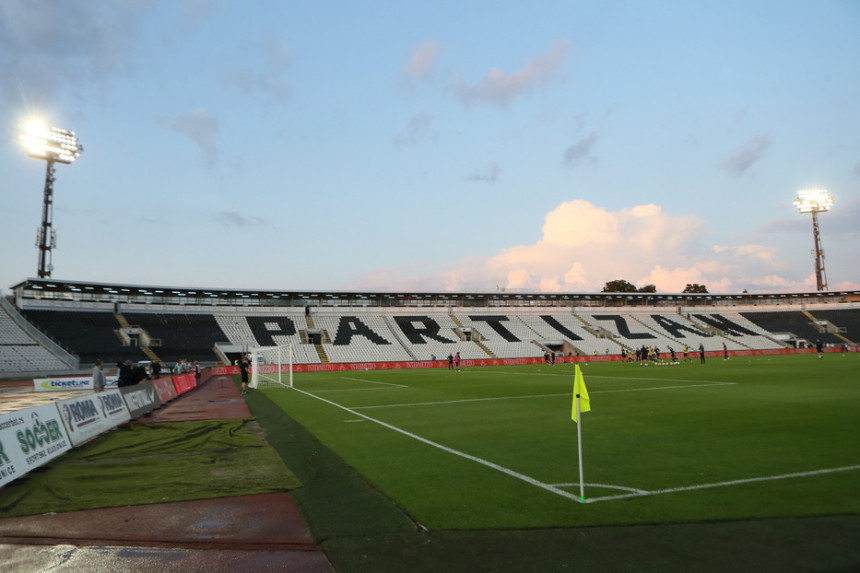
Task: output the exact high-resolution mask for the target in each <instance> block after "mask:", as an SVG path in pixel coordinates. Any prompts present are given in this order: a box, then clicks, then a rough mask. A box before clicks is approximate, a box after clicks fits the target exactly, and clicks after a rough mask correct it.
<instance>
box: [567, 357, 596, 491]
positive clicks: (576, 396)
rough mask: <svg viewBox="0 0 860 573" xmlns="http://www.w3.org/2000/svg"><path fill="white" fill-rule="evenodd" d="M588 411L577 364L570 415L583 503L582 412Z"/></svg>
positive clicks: (589, 401) (588, 400) (583, 381)
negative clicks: (577, 448)
mask: <svg viewBox="0 0 860 573" xmlns="http://www.w3.org/2000/svg"><path fill="white" fill-rule="evenodd" d="M590 411H591V399H590V398H589V397H588V388H586V387H585V378H584V377H583V376H582V370H580V368H579V364H577V365H576V370H575V376H574V379H573V405H572V406H571V412H570V417H571V418H572V419H573V421H574V422H576V441H577V443H578V444H579V501H581V502H582V503H585V479H584V477H583V473H582V413H583V412H590Z"/></svg>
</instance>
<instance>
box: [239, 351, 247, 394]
mask: <svg viewBox="0 0 860 573" xmlns="http://www.w3.org/2000/svg"><path fill="white" fill-rule="evenodd" d="M239 374H240V375H241V376H242V394H247V393H248V361H247V360H245V358H244V357H242V361H241V362H239Z"/></svg>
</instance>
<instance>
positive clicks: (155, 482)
mask: <svg viewBox="0 0 860 573" xmlns="http://www.w3.org/2000/svg"><path fill="white" fill-rule="evenodd" d="M255 433H256V434H258V435H259V434H260V431H259V426H257V425H256V422H254V421H253V420H239V419H234V420H217V421H206V422H176V423H158V424H129V425H125V426H122V427H120V428H118V429H116V430H114V431H112V432H110V433H108V434H105V435H104V436H101V437H100V438H97V439H96V440H94V441H93V442H90V443H89V444H87V445H85V446H83V447H81V448H79V449H76V450H72V451H71V452H69V453H67V454H66V455H64V456H62V457H61V458H59V459H57V460H55V461H54V462H52V463H51V464H49V465H48V466H47V467H45V468H40V469H38V470H36V471H34V472H31V473H30V474H28V475H27V476H25V477H24V478H22V479H19V480H16V481H15V482H12V483H11V484H8V485H7V486H6V487H5V488H3V489H2V490H0V517H14V516H21V515H36V514H42V513H49V512H56V513H59V512H65V511H77V510H82V509H97V508H103V507H119V506H126V505H143V504H149V503H168V502H175V501H187V500H192V499H207V498H215V497H230V496H237V495H253V494H261V493H273V492H278V491H286V490H290V489H294V488H297V487H300V486H301V483H300V482H299V480H298V479H297V478H296V476H295V475H293V473H292V472H291V471H290V470H289V469H288V468H287V467H286V466H285V465H284V462H283V461H282V460H281V458H280V457H279V456H278V454H277V453H276V452H275V451H274V450H273V449H272V448H271V447H270V446H268V445H267V444H266V443H265V442H264V441H263V440H262V439H261V438H260V437H258V436H257V435H255Z"/></svg>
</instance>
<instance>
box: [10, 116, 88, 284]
mask: <svg viewBox="0 0 860 573" xmlns="http://www.w3.org/2000/svg"><path fill="white" fill-rule="evenodd" d="M20 127H21V136H20V137H21V141H22V142H23V143H24V147H26V148H27V154H28V155H29V156H30V157H35V158H36V159H44V160H45V161H46V162H47V163H48V167H47V170H46V171H45V200H44V203H43V205H42V226H41V227H40V228H39V229H38V230H37V231H36V248H38V249H39V278H50V277H51V271H52V270H54V265H53V263H52V260H53V257H52V252H51V250H52V249H53V248H54V247H56V246H57V232H56V231H55V230H54V227H53V220H54V163H65V164H66V165H68V164H71V163H72V162H74V161H75V159H77V158H78V156H80V154H81V152H82V151H83V150H84V147H83V146H82V145H81V144H80V143H78V138H77V137H75V132H74V131H69V130H68V129H62V128H59V127H47V126H46V125H44V124H43V123H41V122H39V121H30V122H27V123H26V124H21V125H20Z"/></svg>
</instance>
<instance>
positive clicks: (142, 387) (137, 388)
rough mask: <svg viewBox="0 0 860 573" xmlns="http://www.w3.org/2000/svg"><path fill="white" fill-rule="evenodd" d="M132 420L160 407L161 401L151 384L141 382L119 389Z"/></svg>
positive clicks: (153, 385)
mask: <svg viewBox="0 0 860 573" xmlns="http://www.w3.org/2000/svg"><path fill="white" fill-rule="evenodd" d="M119 391H120V394H122V397H123V399H124V400H125V405H126V407H127V408H128V413H129V414H130V415H131V417H132V418H137V417H138V416H142V415H144V414H148V413H149V412H152V411H153V410H155V409H156V408H158V407H160V406H161V399H160V398H159V397H158V392H157V391H156V390H155V384H153V383H152V382H143V383H141V384H135V385H134V386H124V387H123V388H120V389H119Z"/></svg>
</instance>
